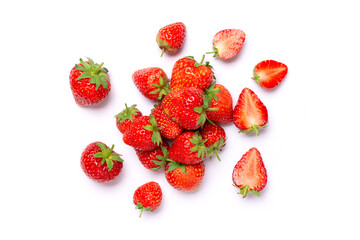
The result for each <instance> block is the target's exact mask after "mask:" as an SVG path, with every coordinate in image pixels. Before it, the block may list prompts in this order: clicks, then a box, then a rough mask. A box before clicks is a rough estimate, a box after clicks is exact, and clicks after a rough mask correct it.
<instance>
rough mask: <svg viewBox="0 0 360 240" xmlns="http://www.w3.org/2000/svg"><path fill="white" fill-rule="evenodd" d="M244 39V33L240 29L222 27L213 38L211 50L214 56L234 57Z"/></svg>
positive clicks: (224, 58)
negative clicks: (212, 49)
mask: <svg viewBox="0 0 360 240" xmlns="http://www.w3.org/2000/svg"><path fill="white" fill-rule="evenodd" d="M244 41H245V33H244V32H243V31H242V30H240V29H224V30H221V31H219V32H218V33H216V34H215V36H214V38H213V48H214V51H213V52H209V53H214V56H215V57H219V58H220V59H223V60H226V59H229V58H233V57H235V56H236V55H237V54H238V53H239V52H240V50H241V48H242V46H243V44H244Z"/></svg>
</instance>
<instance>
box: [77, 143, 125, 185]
mask: <svg viewBox="0 0 360 240" xmlns="http://www.w3.org/2000/svg"><path fill="white" fill-rule="evenodd" d="M113 149H114V145H112V147H111V148H108V147H107V146H106V145H105V144H104V143H102V142H93V143H90V144H89V145H88V146H87V147H86V148H85V149H84V151H83V152H82V154H81V168H82V169H83V171H84V172H85V174H86V175H87V176H88V177H90V178H91V179H94V180H96V181H98V182H108V181H110V180H113V179H114V178H115V177H116V176H117V175H119V173H120V171H121V169H122V167H123V161H124V160H122V159H121V158H120V154H117V153H116V152H114V151H113ZM105 163H106V164H105Z"/></svg>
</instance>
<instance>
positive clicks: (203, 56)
mask: <svg viewBox="0 0 360 240" xmlns="http://www.w3.org/2000/svg"><path fill="white" fill-rule="evenodd" d="M204 59H205V54H203V55H202V58H201V61H200V65H201V64H202V63H203V61H204Z"/></svg>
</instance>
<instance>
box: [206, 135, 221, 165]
mask: <svg viewBox="0 0 360 240" xmlns="http://www.w3.org/2000/svg"><path fill="white" fill-rule="evenodd" d="M224 146H225V142H224V140H223V139H220V140H217V141H216V142H215V143H213V144H212V145H211V146H210V147H208V148H207V152H206V154H207V155H208V156H210V157H211V156H212V155H214V154H215V155H216V158H217V159H218V160H219V162H220V161H221V159H220V157H219V154H218V151H222V148H223V147H224Z"/></svg>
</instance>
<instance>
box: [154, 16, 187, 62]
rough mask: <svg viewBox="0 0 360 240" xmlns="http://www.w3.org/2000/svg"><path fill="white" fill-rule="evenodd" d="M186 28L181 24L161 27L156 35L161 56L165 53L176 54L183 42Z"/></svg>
mask: <svg viewBox="0 0 360 240" xmlns="http://www.w3.org/2000/svg"><path fill="white" fill-rule="evenodd" d="M185 36H186V26H185V24H184V23H182V22H177V23H173V24H169V25H166V26H165V27H162V28H161V29H160V30H159V32H158V33H157V35H156V42H157V44H158V45H159V47H160V48H161V49H162V52H161V56H162V55H163V54H164V52H165V51H167V52H176V51H177V50H179V49H180V48H181V47H182V45H183V43H184V40H185Z"/></svg>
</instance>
